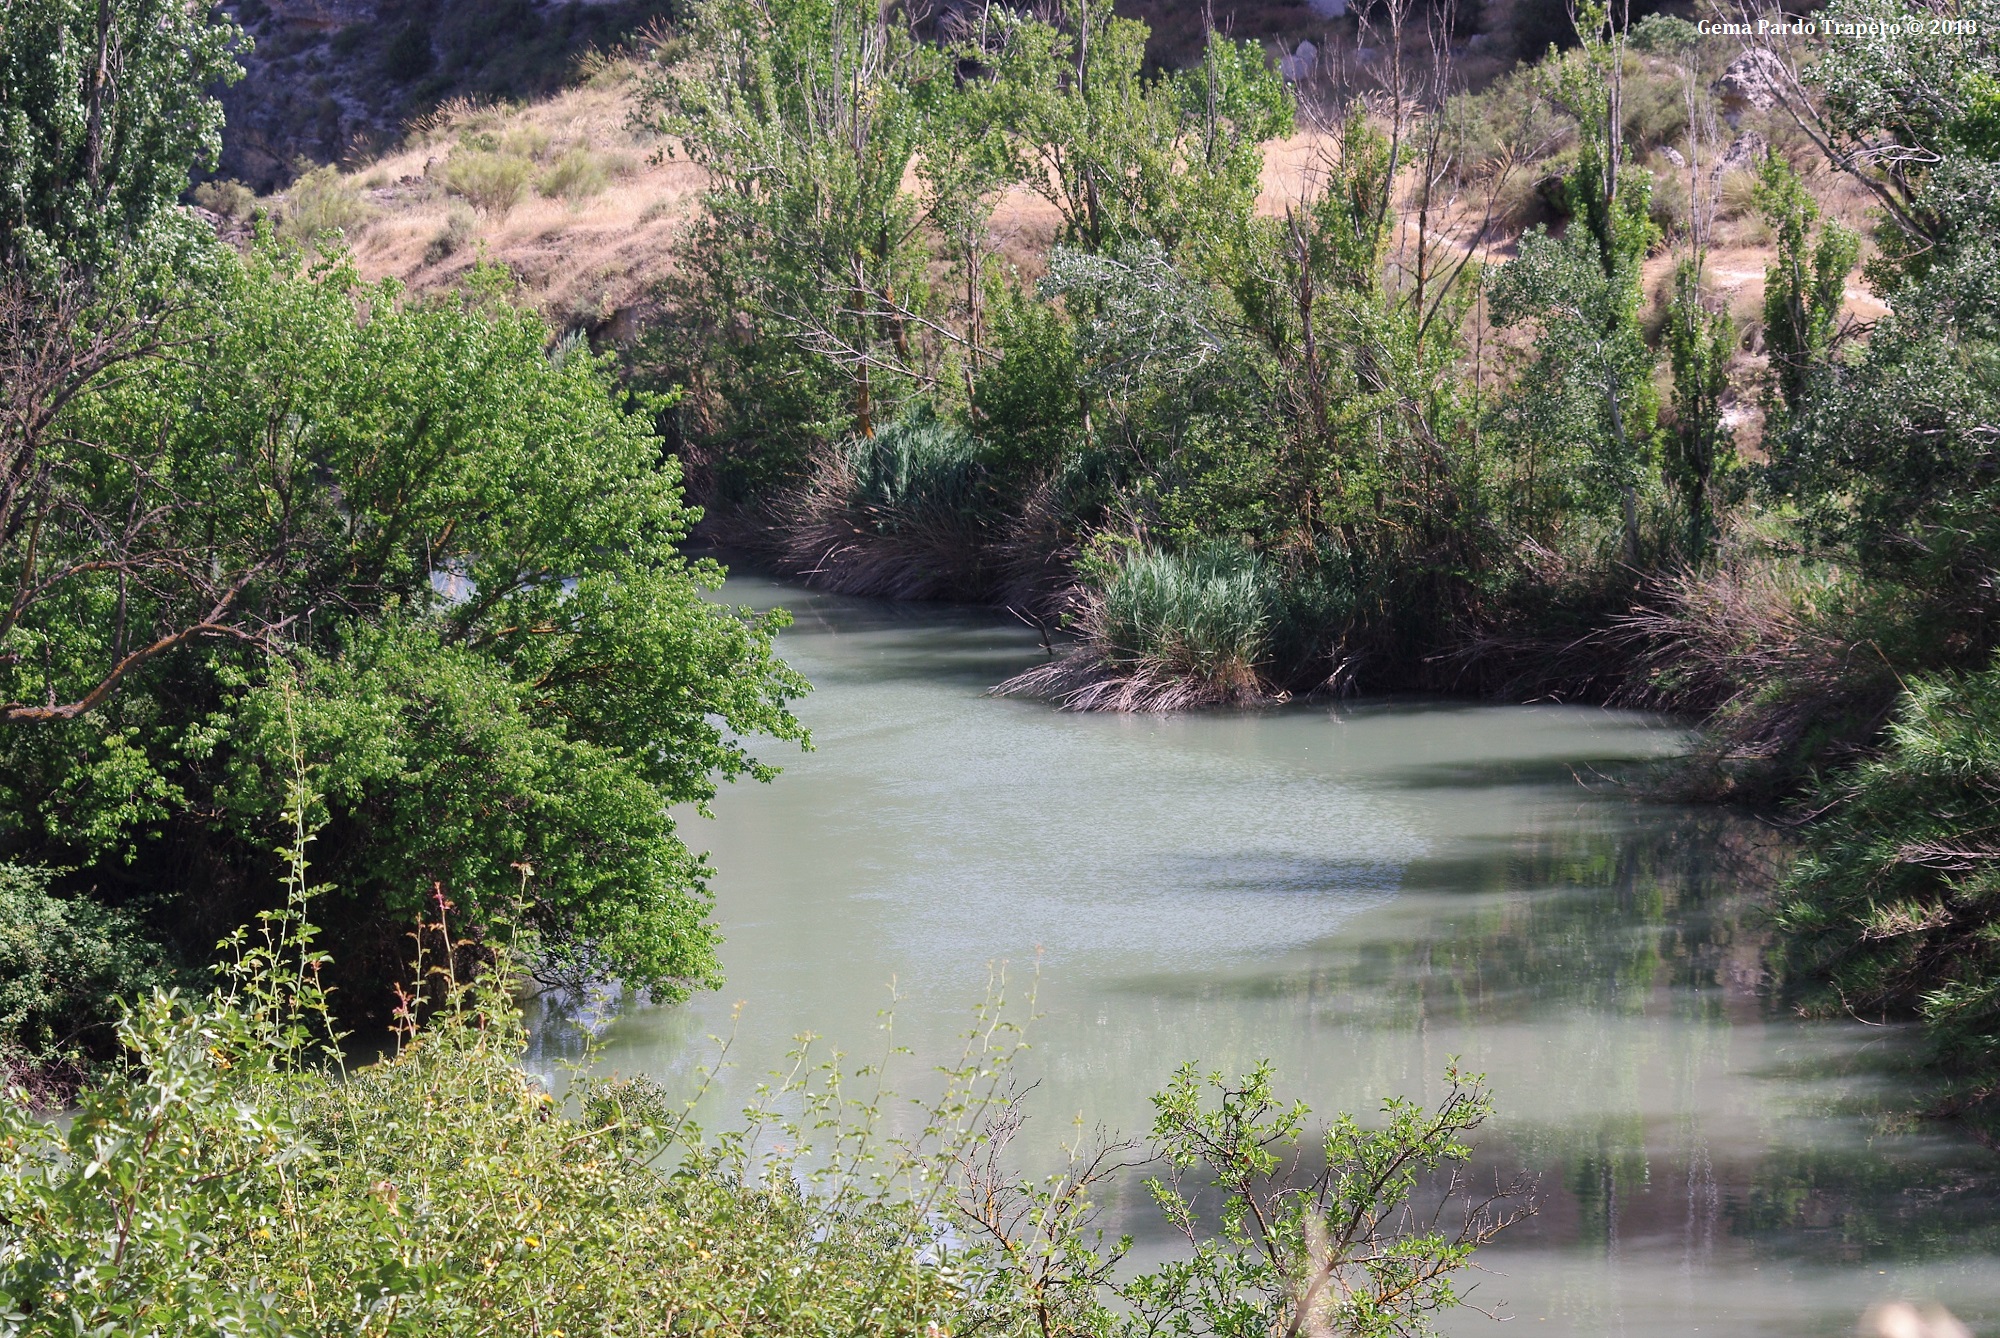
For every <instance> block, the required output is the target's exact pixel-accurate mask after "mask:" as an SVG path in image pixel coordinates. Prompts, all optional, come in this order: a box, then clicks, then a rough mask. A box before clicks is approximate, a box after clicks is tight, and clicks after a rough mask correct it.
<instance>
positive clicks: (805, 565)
mask: <svg viewBox="0 0 2000 1338" xmlns="http://www.w3.org/2000/svg"><path fill="white" fill-rule="evenodd" d="M775 511H776V513H777V514H778V516H779V517H781V524H780V527H779V529H780V534H781V540H780V549H779V559H780V561H781V563H782V564H783V565H784V566H786V567H787V568H789V569H790V570H792V571H794V572H797V573H799V574H801V575H804V576H807V577H808V578H809V579H811V580H812V581H813V582H814V583H815V584H818V585H822V586H825V587H826V588H828V589H833V590H840V591H843V592H845V593H848V594H865V595H887V596H889V597H891V598H898V599H980V598H985V597H988V596H990V595H991V594H992V591H993V585H994V581H995V580H996V575H995V563H994V560H993V555H992V552H991V549H992V547H993V542H994V538H995V534H996V530H997V527H998V525H999V523H1000V520H1001V517H1002V514H1003V511H1004V507H1003V505H1002V501H1001V498H1000V496H999V493H998V491H997V489H996V488H995V486H994V483H993V480H992V478H991V476H990V474H989V471H988V469H987V466H986V453H985V448H984V447H983V446H982V445H981V443H980V442H979V441H978V440H976V439H975V438H974V437H973V436H972V435H971V434H969V433H968V432H966V431H965V429H963V428H961V427H959V426H958V425H957V424H954V423H951V422H948V421H946V420H944V419H941V418H939V417H938V416H937V414H936V412H935V411H934V410H932V409H931V408H930V406H929V405H927V404H920V405H918V406H917V407H916V408H914V409H912V410H910V411H909V412H907V413H906V414H904V416H903V417H901V418H899V419H897V420H895V421H894V422H891V423H889V424H888V425H887V426H885V427H884V428H883V429H882V430H881V431H880V432H878V433H876V434H875V435H874V436H873V437H857V438H853V439H851V440H849V441H847V442H845V443H843V444H842V445H841V446H839V447H836V448H835V449H834V450H833V451H831V452H829V453H827V454H826V455H824V456H823V457H822V458H821V459H820V461H819V463H818V465H817V467H815V468H814V469H813V471H812V473H811V474H810V475H809V476H808V477H807V479H806V480H805V482H803V483H802V484H800V485H798V486H797V487H795V488H793V489H791V490H789V491H788V492H787V493H785V494H784V495H783V496H782V497H781V499H780V500H779V502H778V504H777V506H776V508H775Z"/></svg>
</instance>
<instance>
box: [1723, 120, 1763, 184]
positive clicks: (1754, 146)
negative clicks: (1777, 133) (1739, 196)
mask: <svg viewBox="0 0 2000 1338" xmlns="http://www.w3.org/2000/svg"><path fill="white" fill-rule="evenodd" d="M1769 147H1770V141H1768V140H1766V139H1765V138H1764V137H1763V136H1762V135H1760V134H1758V133H1757V132H1756V131H1755V130H1746V131H1744V132H1743V133H1742V134H1740V135H1738V136H1737V137H1736V138H1735V139H1732V140H1730V141H1729V147H1728V148H1726V149H1724V150H1723V151H1722V157H1720V158H1718V159H1717V160H1716V163H1715V170H1714V171H1713V172H1711V173H1709V175H1710V176H1711V177H1713V178H1714V179H1716V180H1718V181H1720V180H1721V179H1722V178H1723V177H1726V176H1728V175H1729V174H1730V173H1731V172H1754V171H1756V170H1757V162H1758V160H1759V159H1760V158H1762V157H1763V156H1764V151H1765V150H1766V149H1768V148H1769Z"/></svg>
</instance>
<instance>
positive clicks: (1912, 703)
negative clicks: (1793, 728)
mask: <svg viewBox="0 0 2000 1338" xmlns="http://www.w3.org/2000/svg"><path fill="white" fill-rule="evenodd" d="M1892 12H1893V11H1891V10H1889V9H1887V8H1884V7H1881V6H1872V5H1868V4H1858V5H1854V6H1851V7H1847V8H1844V9H1842V10H1841V16H1842V17H1844V18H1856V19H1859V18H1867V17H1877V18H1882V17H1888V16H1889V15H1890V14H1891V13H1892ZM1963 16H1964V17H1965V18H1966V19H1968V20H1970V21H1972V22H1973V23H1974V24H1976V27H1977V36H1976V37H1965V36H1963V35H1961V36H1954V37H1951V38H1948V39H1947V38H1943V37H1938V36H1927V35H1919V36H1916V37H1913V38H1912V39H1911V40H1910V41H1908V42H1903V43H1894V44H1889V43H1883V44H1876V43H1853V44H1849V45H1843V46H1840V47H1838V48H1836V49H1833V50H1831V51H1829V53H1828V54H1827V55H1826V56H1824V57H1823V58H1822V59H1821V60H1820V61H1819V63H1818V64H1817V65H1815V66H1814V67H1813V69H1812V70H1811V71H1810V72H1809V77H1810V79H1811V81H1812V83H1813V84H1814V86H1816V88H1817V89H1818V90H1819V91H1820V93H1821V94H1822V96H1823V111H1822V112H1821V114H1820V118H1819V121H1818V123H1817V130H1818V136H1819V138H1820V140H1821V142H1822V143H1823V144H1824V146H1825V147H1826V149H1827V151H1828V153H1829V154H1830V156H1831V157H1832V158H1833V160H1834V162H1835V163H1836V164H1837V165H1838V166H1840V167H1842V168H1843V169H1844V170H1846V171H1849V172H1851V173H1854V174H1856V175H1857V176H1859V177H1860V178H1861V179H1862V180H1863V181H1864V182H1865V183H1866V184H1867V185H1868V186H1869V188H1870V189H1871V190H1872V191H1873V192H1874V194H1875V198H1876V199H1877V200H1878V201H1879V202H1880V204H1881V206H1882V210H1881V216H1880V221H1879V223H1878V226H1877V229H1876V236H1875V241H1876V246H1877V248H1878V254H1877V256H1876V258H1875V259H1874V260H1873V261H1871V263H1870V265H1869V269H1868V277H1869V281H1870V283H1871V284H1872V285H1873V287H1874V288H1875V290H1876V291H1877V292H1878V293H1879V294H1880V295H1881V296H1882V297H1883V299H1884V300H1885V301H1886V302H1887V303H1888V304H1889V306H1890V312H1889V314H1888V315H1886V316H1884V317H1883V318H1882V319H1881V320H1879V321H1877V322H1876V323H1875V325H1874V328H1873V329H1872V330H1871V331H1870V332H1869V334H1868V338H1867V341H1866V343H1865V344H1863V345H1861V346H1860V347H1858V348H1851V349H1846V350H1841V349H1839V348H1837V346H1836V344H1837V341H1836V331H1835V328H1834V319H1833V308H1834V306H1835V302H1836V299H1835V297H1834V294H1833V287H1834V279H1833V277H1832V276H1833V275H1834V274H1835V273H1836V272H1838V271H1839V270H1840V269H1842V268H1844V266H1845V264H1846V262H1847V260H1848V258H1850V257H1851V256H1852V255H1853V253H1854V248H1855V242H1854V239H1853V238H1852V237H1851V236H1848V235H1845V234H1844V233H1842V232H1841V231H1840V230H1839V229H1838V228H1836V227H1832V226H1826V227H1823V228H1822V229H1821V230H1820V232H1819V236H1818V239H1817V240H1816V241H1813V240H1811V239H1810V238H1809V229H1810V227H1811V225H1812V224H1813V222H1814V214H1815V211H1814V209H1813V208H1812V207H1811V205H1810V202H1809V201H1806V200H1803V199H1802V198H1801V195H1800V192H1799V191H1798V188H1797V185H1796V183H1795V182H1792V181H1790V180H1789V179H1788V178H1787V177H1786V176H1785V175H1784V173H1783V172H1782V171H1781V170H1779V169H1776V168H1767V169H1766V172H1765V178H1764V185H1763V191H1764V198H1765V201H1766V205H1765V207H1766V208H1767V209H1768V210H1769V211H1770V212H1771V213H1772V215H1773V216H1774V221H1775V222H1776V224H1777V231H1778V237H1779V259H1778V264H1777V266H1775V267H1774V274H1773V279H1774V282H1772V283H1771V284H1770V286H1769V288H1768V290H1767V297H1766V302H1767V307H1768V309H1769V313H1770V317H1771V320H1772V325H1773V329H1774V341H1775V347H1776V349H1777V351H1778V354H1779V356H1778V357H1777V358H1776V359H1774V362H1775V364H1776V367H1777V388H1778V391H1779V398H1780V400H1781V402H1782V404H1783V407H1784V413H1783V414H1782V416H1781V420H1780V421H1781V423H1782V429H1781V432H1780V434H1778V435H1777V438H1776V446H1777V449H1776V450H1775V451H1774V452H1773V454H1774V469H1773V479H1774V482H1775V483H1776V484H1777V485H1778V486H1779V487H1780V488H1782V489H1783V494H1784V496H1785V497H1786V498H1787V499H1788V500H1790V501H1791V502H1792V504H1793V505H1795V506H1796V507H1797V508H1798V509H1799V512H1800V514H1801V517H1802V519H1803V521H1804V526H1803V528H1804V531H1805V535H1806V537H1807V540H1808V542H1809V543H1810V544H1811V545H1812V548H1813V550H1814V551H1817V552H1818V553H1821V554H1824V555H1826V556H1828V557H1831V558H1835V559H1837V560H1839V561H1841V562H1843V563H1844V564H1847V565H1848V566H1849V567H1850V568H1851V569H1852V570H1853V571H1854V572H1855V573H1856V574H1857V575H1858V576H1859V578H1860V579H1861V580H1863V581H1865V582H1866V583H1867V587H1866V588H1867V589H1868V590H1869V591H1870V592H1871V595H1870V597H1869V598H1868V599H1867V600H1866V601H1865V602H1863V603H1862V604H1861V605H1860V608H1861V610H1862V615H1861V616H1859V617H1855V616H1852V615H1850V616H1849V617H1848V619H1847V627H1848V636H1849V637H1850V638H1852V641H1851V643H1850V644H1854V643H1858V645H1859V646H1862V647H1866V648H1867V649H1868V650H1869V651H1870V652H1872V654H1873V657H1874V658H1875V659H1876V660H1877V661H1878V662H1880V663H1885V664H1887V665H1889V666H1892V667H1893V668H1894V669H1896V670H1899V671H1900V678H1899V679H1898V680H1897V682H1896V683H1895V684H1894V692H1893V700H1894V708H1893V709H1894V721H1893V723H1892V724H1891V726H1890V727H1889V729H1888V731H1887V734H1886V737H1885V739H1884V740H1883V745H1882V749H1881V752H1880V755H1879V756H1878V757H1875V758H1873V759H1872V760H1866V761H1864V762H1862V764H1861V765H1860V766H1859V767H1858V768H1856V769H1854V770H1853V771H1852V772H1849V773H1841V772H1834V773H1831V774H1827V775H1825V776H1823V777H1822V778H1821V779H1820V781H1819V783H1818V785H1817V787H1816V788H1817V793H1816V794H1815V795H1814V796H1813V798H1812V800H1811V803H1812V805H1813V807H1814V809H1816V810H1818V811H1820V812H1823V813H1824V814H1825V817H1824V819H1823V820H1822V821H1821V822H1820V823H1818V824H1816V825H1815V826H1814V827H1813V828H1812V829H1810V832H1809V838H1808V853H1807V855H1806V856H1805V857H1804V858H1803V859H1802V860H1801V861H1800V863H1799V865H1798V866H1797V868H1796V869H1795V870H1794V872H1793V874H1792V876H1791V879H1790V882H1789V883H1788V885H1787V889H1786V901H1785V905H1784V910H1783V913H1782V920H1783V923H1784V924H1785V925H1786V926H1787V928H1788V929H1789V931H1790V933H1791V944H1790V946H1791V961H1792V964H1793V966H1794V967H1795V968H1796V971H1795V977H1794V978H1795V981H1796V982H1797V984H1798V986H1799V988H1800V990H1801V992H1802V994H1803V995H1804V997H1805V998H1806V999H1807V1000H1808V1002H1810V1003H1811V1004H1812V1005H1813V1006H1815V1007H1818V1008H1821V1009H1823V1010H1825V1011H1828V1012H1865V1013H1871V1014H1879V1013H1883V1012H1888V1013H1899V1012H1901V1013H1907V1012H1917V1013H1920V1014H1921V1015H1923V1016H1924V1017H1925V1018H1926V1019H1927V1020H1928V1022H1929V1023H1930V1024H1931V1026H1930V1031H1931V1034H1932V1035H1933V1037H1934V1038H1935V1039H1936V1040H1937V1042H1938V1044H1939V1046H1940V1053H1941V1055H1942V1056H1943V1057H1944V1058H1946V1059H1947V1060H1948V1061H1949V1062H1950V1063H1951V1066H1952V1069H1953V1071H1954V1072H1955V1073H1956V1074H1957V1075H1958V1076H1959V1077H1960V1078H1961V1079H1963V1080H1964V1082H1965V1084H1966V1086H1967V1089H1968V1091H1969V1092H1970V1093H1971V1094H1973V1095H1976V1096H1978V1097H1981V1098H1984V1097H1985V1096H1986V1095H1987V1094H1989V1093H1990V1092H1991V1091H1992V1090H1993V1084H1994V1081H1995V1078H1996V1076H2000V1063H1997V1062H1996V1059H2000V1055H1996V1047H2000V1013H1996V1011H1995V1007H1994V1003H1993V1000H1992V998H1991V991H1992V988H1993V982H1994V980H1995V978H1996V977H1995V975H1994V966H1993V963H1992V961H1991V959H1990V956H1989V954H1988V952H1987V948H1986V944H1987V942H1988V941H1989V940H1990V938H1991V936H1992V934H1993V932H1994V925H1995V923H1996V912H1995V903H1994V901H1993V898H1992V897H1991V896H1990V895H1989V889H1988V884H1989V882H1990V877H1989V874H1990V867H1989V866H1990V861H1991V859H1992V857H1993V840H1992V814H1991V810H1992V807H1993V803H1994V794H1993V775H1994V772H1993V757H1992V755H1991V742H1992V739H1993V737H1994V734H1993V731H1994V728H1995V722H1996V719H2000V717H1996V714H1995V710H1996V707H1995V697H1994V692H1995V679H1994V677H1993V669H1992V667H1991V662H1990V661H1991V656H1992V653H1993V650H1994V647H1995V645H1996V637H1995V631H1996V624H1995V621H1994V617H1993V614H1994V599H1993V597H1994V591H1995V589H1996V577H2000V527H1996V517H1997V516H2000V491H1997V490H1996V489H2000V484H1996V478H2000V455H1996V451H2000V431H1996V425H2000V379H1996V376H1995V370H1996V368H2000V361H1996V358H2000V343H1996V338H2000V283H1996V282H1995V278H1994V276H1995V273H1996V271H1995V268H1994V265H1995V261H1996V259H2000V208H1996V205H1995V200H1996V199H2000V143H1996V142H1995V140H1994V138H1993V136H1992V135H1991V133H1990V125H1991V122H1992V115H1993V111H1992V109H1993V105H1994V104H1993V91H1992V89H1993V84H1992V73H1991V72H1992V70H1993V69H1994V68H1995V62H1996V59H2000V46H1996V44H1995V43H1996V39H1995V36H1994V27H1993V25H1994V22H1995V19H1996V17H2000V14H1996V12H1995V10H1994V9H1993V6H1991V5H1990V4H1979V3H1974V4H1970V5H1967V6H1965V7H1964V10H1963ZM1836 616H1838V615H1836ZM1878 676H1879V675H1878ZM1883 695H1884V697H1885V698H1886V697H1887V695H1888V693H1887V691H1886V690H1884V694H1883ZM1886 705H1887V703H1886V701H1885V703H1884V709H1886Z"/></svg>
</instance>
